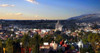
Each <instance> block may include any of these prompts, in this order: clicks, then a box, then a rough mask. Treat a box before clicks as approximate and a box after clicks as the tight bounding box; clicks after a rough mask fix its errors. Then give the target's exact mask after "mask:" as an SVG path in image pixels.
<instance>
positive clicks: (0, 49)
mask: <svg viewBox="0 0 100 53" xmlns="http://www.w3.org/2000/svg"><path fill="white" fill-rule="evenodd" d="M0 53H2V41H1V39H0Z"/></svg>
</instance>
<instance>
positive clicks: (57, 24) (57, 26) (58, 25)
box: [55, 21, 63, 31]
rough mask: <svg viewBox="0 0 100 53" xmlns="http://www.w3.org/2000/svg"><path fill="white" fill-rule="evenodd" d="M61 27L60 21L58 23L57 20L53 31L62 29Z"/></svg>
mask: <svg viewBox="0 0 100 53" xmlns="http://www.w3.org/2000/svg"><path fill="white" fill-rule="evenodd" d="M62 27H63V25H61V24H60V23H59V21H58V22H57V23H56V25H55V31H57V30H58V31H62Z"/></svg>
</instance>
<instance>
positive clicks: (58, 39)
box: [55, 35, 63, 43]
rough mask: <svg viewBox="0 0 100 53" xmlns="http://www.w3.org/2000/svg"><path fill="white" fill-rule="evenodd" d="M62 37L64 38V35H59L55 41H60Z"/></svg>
mask: <svg viewBox="0 0 100 53" xmlns="http://www.w3.org/2000/svg"><path fill="white" fill-rule="evenodd" d="M62 39H63V37H62V36H60V35H57V38H56V39H55V41H56V42H57V43H59V42H60V41H61V40H62Z"/></svg>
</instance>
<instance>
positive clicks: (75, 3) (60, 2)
mask: <svg viewBox="0 0 100 53" xmlns="http://www.w3.org/2000/svg"><path fill="white" fill-rule="evenodd" d="M97 12H100V0H0V19H19V20H41V19H50V20H53V19H57V20H58V19H68V18H70V17H74V16H79V15H82V14H89V13H97Z"/></svg>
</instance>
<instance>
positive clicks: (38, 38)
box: [32, 34, 41, 53]
mask: <svg viewBox="0 0 100 53" xmlns="http://www.w3.org/2000/svg"><path fill="white" fill-rule="evenodd" d="M40 41H41V36H40V35H38V34H36V35H34V42H35V45H34V47H33V49H32V52H33V53H40V52H39V46H40Z"/></svg>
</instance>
